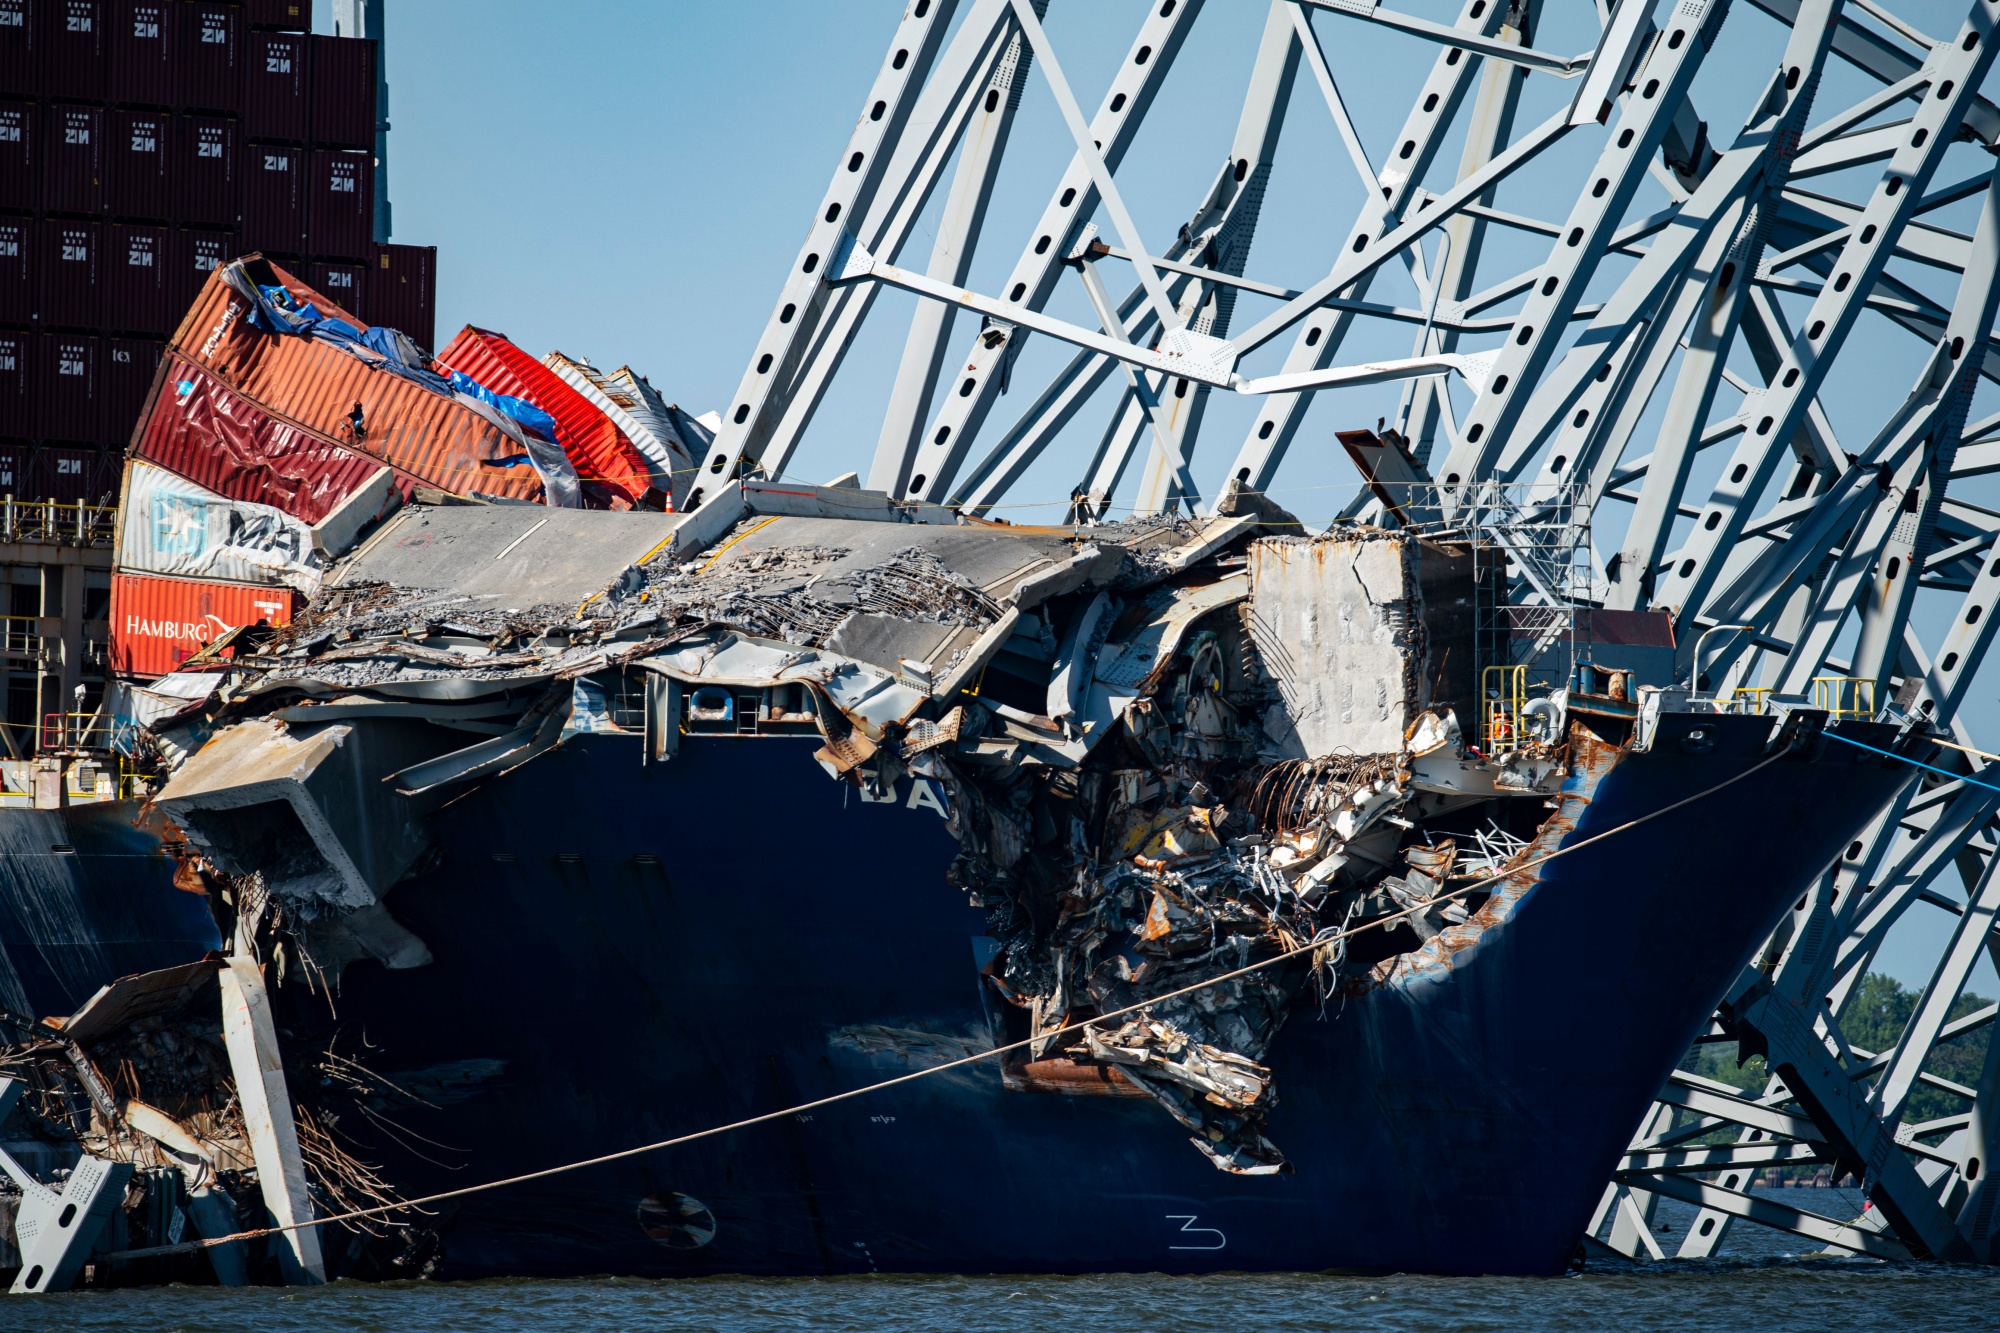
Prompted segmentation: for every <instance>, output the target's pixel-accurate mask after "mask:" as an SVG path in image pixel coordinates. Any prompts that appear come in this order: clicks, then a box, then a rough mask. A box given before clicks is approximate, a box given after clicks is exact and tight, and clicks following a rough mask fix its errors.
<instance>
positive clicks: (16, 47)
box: [0, 0, 42, 97]
mask: <svg viewBox="0 0 2000 1333" xmlns="http://www.w3.org/2000/svg"><path fill="white" fill-rule="evenodd" d="M39 8H40V7H39V6H38V5H37V4H36V3H35V0H0V95H4V96H7V97H33V96H35V95H36V94H38V93H39V92H41V90H42V78H41V58H40V55H41V53H40V47H41V43H40V41H38V40H37V38H38V37H39V36H40V33H41V26H42V25H41V15H40V13H39V12H38V10H39Z"/></svg>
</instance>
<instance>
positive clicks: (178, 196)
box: [171, 116, 239, 227]
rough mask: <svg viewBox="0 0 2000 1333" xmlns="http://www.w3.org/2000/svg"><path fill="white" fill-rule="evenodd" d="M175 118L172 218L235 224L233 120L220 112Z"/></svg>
mask: <svg viewBox="0 0 2000 1333" xmlns="http://www.w3.org/2000/svg"><path fill="white" fill-rule="evenodd" d="M174 122H175V123H174V148H173V160H172V163H171V166H172V168H173V182H174V220H175V221H176V222H183V223H188V224H190V225H194V226H200V225H202V224H204V223H205V224H208V225H210V226H223V227H233V226H235V225H236V216H237V213H238V211H239V210H238V206H237V199H236V189H237V179H236V158H237V153H236V122H235V121H233V120H228V119H225V118H224V117H221V116H176V117H175V118H174Z"/></svg>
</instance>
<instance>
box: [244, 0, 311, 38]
mask: <svg viewBox="0 0 2000 1333" xmlns="http://www.w3.org/2000/svg"><path fill="white" fill-rule="evenodd" d="M246 8H247V9H248V11H249V15H250V26H251V27H252V28H275V29H278V30H280V31H283V32H305V31H306V30H307V29H309V28H311V27H312V0H250V3H249V4H248V5H247V6H246Z"/></svg>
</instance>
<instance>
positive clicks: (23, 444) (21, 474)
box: [0, 440, 35, 500]
mask: <svg viewBox="0 0 2000 1333" xmlns="http://www.w3.org/2000/svg"><path fill="white" fill-rule="evenodd" d="M34 452H35V451H34V449H33V448H32V447H30V446H29V444H28V442H27V441H26V440H18V441H16V440H8V441H4V442H0V496H7V495H11V496H13V497H14V498H15V499H17V500H24V499H26V498H27V495H26V491H27V486H28V459H29V458H30V457H31V456H33V454H34Z"/></svg>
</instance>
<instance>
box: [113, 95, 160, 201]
mask: <svg viewBox="0 0 2000 1333" xmlns="http://www.w3.org/2000/svg"><path fill="white" fill-rule="evenodd" d="M104 122H105V130H104V156H105V165H106V167H107V171H106V175H107V177H108V180H109V183H108V184H107V185H106V187H105V196H104V197H105V203H106V205H107V207H108V208H109V211H110V213H111V215H112V216H113V217H120V218H134V219H137V218H144V219H147V220H148V221H156V222H164V221H166V220H167V219H168V218H169V217H172V216H173V188H172V181H173V177H172V176H171V175H170V174H169V172H168V170H167V163H168V158H169V156H170V153H171V149H172V148H173V128H174V118H173V117H172V116H170V115H168V114H167V113H166V112H164V111H130V110H118V111H112V112H110V113H109V114H107V115H106V116H105V118H104Z"/></svg>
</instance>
